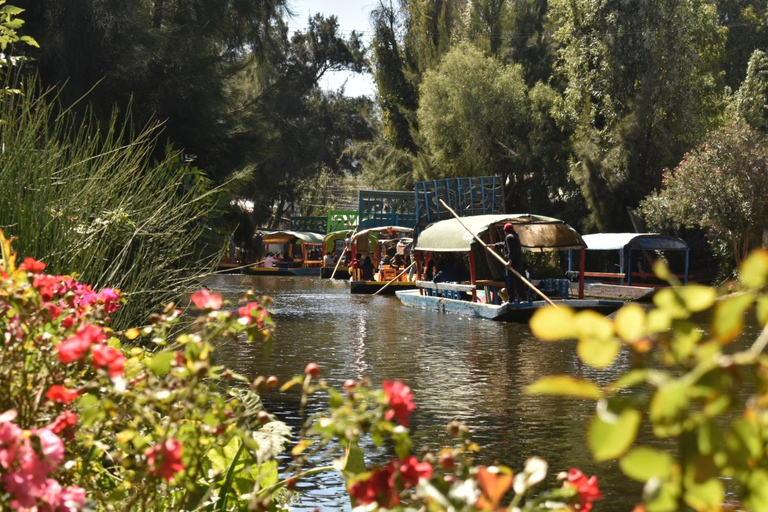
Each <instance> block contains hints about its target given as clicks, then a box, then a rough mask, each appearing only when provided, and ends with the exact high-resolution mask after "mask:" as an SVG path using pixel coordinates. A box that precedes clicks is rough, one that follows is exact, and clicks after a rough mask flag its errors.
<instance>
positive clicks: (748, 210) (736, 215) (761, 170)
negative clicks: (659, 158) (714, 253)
mask: <svg viewBox="0 0 768 512" xmlns="http://www.w3.org/2000/svg"><path fill="white" fill-rule="evenodd" d="M766 187H768V135H765V134H764V133H761V132H758V131H756V130H753V129H751V128H749V127H748V126H746V125H744V124H733V125H730V126H726V127H724V128H722V129H721V130H718V131H717V132H715V133H714V134H712V135H711V136H710V138H709V139H708V140H707V141H705V142H704V143H702V144H700V145H699V146H697V147H696V148H695V149H694V150H693V151H691V152H690V153H688V154H686V155H685V156H684V157H683V160H682V161H681V162H680V164H679V165H678V166H677V167H675V169H673V170H667V171H665V173H664V188H663V189H662V190H661V191H660V192H658V193H654V194H651V195H650V196H649V197H648V198H646V199H645V200H644V201H643V203H642V206H641V209H642V211H643V214H644V215H645V217H646V219H647V220H648V222H649V223H650V224H651V225H652V226H654V227H657V226H660V225H663V223H665V222H671V223H672V224H673V225H674V224H676V225H684V226H689V227H701V228H704V229H705V230H707V232H708V233H709V235H710V237H711V239H712V241H713V243H715V244H722V245H724V246H725V247H726V248H727V249H728V252H729V253H730V255H731V256H732V257H733V258H734V260H735V261H736V263H741V261H742V260H743V259H744V258H745V257H746V256H747V253H748V252H749V249H750V247H752V246H753V245H754V244H755V243H756V241H757V239H758V236H759V235H760V234H761V233H762V230H763V229H764V228H765V227H766V226H768V197H766V195H765V193H764V191H765V190H766Z"/></svg>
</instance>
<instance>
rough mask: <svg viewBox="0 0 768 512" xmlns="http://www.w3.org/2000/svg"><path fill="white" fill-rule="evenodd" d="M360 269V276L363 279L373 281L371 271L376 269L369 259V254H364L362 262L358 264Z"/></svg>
mask: <svg viewBox="0 0 768 512" xmlns="http://www.w3.org/2000/svg"><path fill="white" fill-rule="evenodd" d="M360 270H361V276H360V278H361V279H362V280H363V281H373V271H374V270H376V267H374V266H373V262H372V261H371V257H370V256H366V257H365V259H364V260H363V264H362V265H360Z"/></svg>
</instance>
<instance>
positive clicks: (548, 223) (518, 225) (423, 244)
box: [397, 214, 623, 322]
mask: <svg viewBox="0 0 768 512" xmlns="http://www.w3.org/2000/svg"><path fill="white" fill-rule="evenodd" d="M508 222H509V223H512V224H514V225H515V231H516V233H517V234H518V236H519V238H520V244H521V246H522V249H523V251H528V252H544V251H567V250H572V249H582V248H584V247H586V244H585V243H584V241H583V239H582V238H581V236H580V235H579V234H578V233H577V232H576V231H575V230H574V229H573V228H571V227H570V226H569V225H568V224H566V223H565V222H563V221H561V220H559V219H555V218H552V217H544V216H540V215H532V214H509V215H506V214H502V215H498V214H497V215H477V216H472V217H463V218H461V222H460V221H459V220H457V219H448V220H444V221H440V222H436V223H434V224H432V225H430V226H429V227H428V228H426V229H425V230H424V231H423V232H422V233H421V234H420V235H419V238H418V241H417V243H416V245H415V247H414V252H415V255H416V261H417V262H418V263H417V264H418V267H419V269H418V274H419V276H422V275H423V267H424V265H423V263H424V260H425V256H426V255H430V256H431V257H433V258H435V257H442V258H443V260H444V261H445V259H446V258H452V259H453V261H457V260H461V261H462V262H463V263H466V264H467V266H468V271H469V272H468V273H469V279H468V280H463V279H461V280H460V281H461V282H441V283H435V282H432V281H424V280H419V281H417V282H416V283H415V285H416V287H417V289H415V290H408V291H398V292H397V296H398V298H399V299H400V301H401V302H402V303H403V304H404V305H406V306H411V307H419V308H423V309H431V310H435V311H440V312H445V313H455V314H462V315H467V316H473V317H478V318H487V319H491V320H502V321H511V322H524V321H527V320H528V318H530V316H531V315H532V314H533V312H534V311H536V310H537V309H539V308H541V307H543V306H546V305H547V304H548V303H547V302H546V301H545V300H538V298H537V300H529V301H522V302H519V303H514V302H512V303H507V302H504V300H503V298H502V295H503V294H502V288H503V287H504V283H503V282H500V281H499V280H496V279H494V278H493V277H494V274H496V275H498V272H499V267H498V266H497V267H494V263H493V261H494V260H492V259H490V258H488V257H487V256H488V255H487V254H486V253H485V251H486V249H485V248H484V247H483V246H482V245H481V244H480V243H479V242H477V241H476V240H475V238H474V237H473V235H475V236H477V237H479V238H480V239H482V240H483V241H484V243H486V244H493V243H494V242H499V241H501V240H502V239H503V229H502V228H503V226H504V224H506V223H508ZM462 224H463V225H462ZM465 226H466V227H465ZM468 230H469V231H470V232H471V233H470V232H468ZM501 270H502V271H503V269H501ZM582 278H583V277H582ZM533 281H535V280H533ZM537 288H539V289H540V290H541V291H543V292H544V293H546V294H547V295H548V297H549V299H550V300H551V301H552V302H553V303H555V304H556V305H562V306H568V307H570V308H573V309H577V310H578V309H591V310H594V311H598V312H600V313H605V314H608V313H611V312H613V311H615V310H617V309H618V308H619V307H621V305H622V304H623V302H622V301H618V300H595V299H585V298H584V297H583V296H579V297H578V298H574V297H571V295H570V282H569V281H568V280H567V279H552V278H548V279H541V280H539V281H538V286H537Z"/></svg>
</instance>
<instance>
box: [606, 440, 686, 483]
mask: <svg viewBox="0 0 768 512" xmlns="http://www.w3.org/2000/svg"><path fill="white" fill-rule="evenodd" d="M672 464H673V460H672V456H671V455H670V454H668V453H667V452H663V451H661V450H657V449H655V448H651V447H649V446H637V447H635V448H632V449H631V450H629V453H627V454H626V455H625V456H624V457H622V458H621V460H619V467H621V470H622V471H623V472H624V474H625V475H627V476H628V477H629V478H631V479H633V480H637V481H638V482H647V481H648V480H650V479H651V478H653V477H657V478H660V479H664V478H666V477H668V476H669V475H670V473H671V472H672Z"/></svg>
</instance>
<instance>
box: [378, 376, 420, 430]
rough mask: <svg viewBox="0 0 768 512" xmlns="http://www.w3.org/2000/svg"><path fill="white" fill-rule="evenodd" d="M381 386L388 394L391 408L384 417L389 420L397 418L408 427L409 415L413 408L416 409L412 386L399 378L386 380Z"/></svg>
mask: <svg viewBox="0 0 768 512" xmlns="http://www.w3.org/2000/svg"><path fill="white" fill-rule="evenodd" d="M381 388H382V389H383V390H384V394H385V395H386V396H387V402H388V403H389V409H388V410H387V412H386V413H385V414H384V417H385V418H386V419H388V420H391V419H392V418H397V421H398V423H400V424H401V425H402V426H404V427H407V426H408V417H409V416H410V415H411V413H412V412H413V410H414V409H416V404H415V403H414V402H413V394H412V393H411V388H409V387H408V386H406V385H405V384H403V383H402V382H400V381H399V380H396V381H389V380H385V381H384V382H382V384H381Z"/></svg>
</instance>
